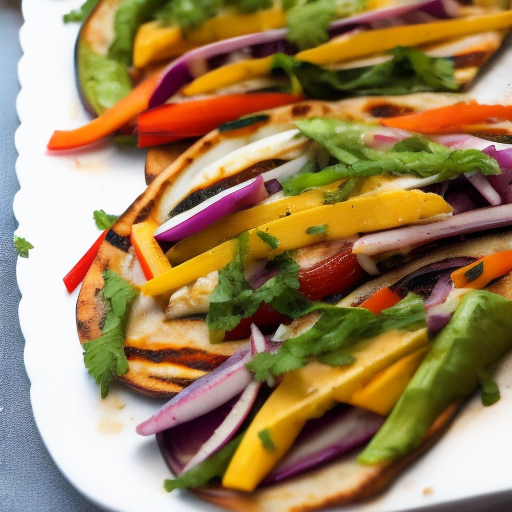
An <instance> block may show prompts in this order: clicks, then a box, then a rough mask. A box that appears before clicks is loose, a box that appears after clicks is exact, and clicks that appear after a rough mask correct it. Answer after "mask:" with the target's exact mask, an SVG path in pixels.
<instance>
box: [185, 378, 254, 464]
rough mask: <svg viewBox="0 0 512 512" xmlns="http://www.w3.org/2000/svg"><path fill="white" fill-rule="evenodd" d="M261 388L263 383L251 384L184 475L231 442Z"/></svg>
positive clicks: (194, 457) (193, 459)
mask: <svg viewBox="0 0 512 512" xmlns="http://www.w3.org/2000/svg"><path fill="white" fill-rule="evenodd" d="M260 388H261V382H257V381H255V380H253V381H251V382H250V383H249V385H248V386H247V387H246V388H245V389H244V391H243V393H242V394H241V396H240V398H239V399H238V401H237V402H236V404H235V405H234V406H233V409H231V411H230V413H229V414H228V415H227V417H226V419H225V420H224V421H223V422H222V423H221V424H220V425H219V427H218V428H217V429H216V430H215V432H214V433H213V435H212V437H210V438H209V439H208V441H206V442H205V443H204V444H203V445H202V446H201V448H200V449H199V451H198V452H197V453H196V454H195V455H194V456H193V457H192V459H190V461H189V462H188V463H187V465H186V466H185V467H184V468H183V470H182V473H185V472H186V471H188V470H189V469H191V468H193V467H194V466H197V465H198V464H199V463H200V462H202V461H203V460H205V459H206V458H207V457H209V456H210V455H211V454H212V453H215V452H216V451H217V450H219V449H220V448H222V447H223V446H224V445H225V444H226V443H227V442H229V440H230V439H231V438H232V437H233V435H234V434H235V433H236V432H237V431H238V429H239V427H240V425H241V424H242V422H243V421H244V420H245V418H246V417H247V415H248V414H249V412H250V410H251V408H252V406H253V404H254V401H255V400H256V397H257V396H258V391H259V390H260Z"/></svg>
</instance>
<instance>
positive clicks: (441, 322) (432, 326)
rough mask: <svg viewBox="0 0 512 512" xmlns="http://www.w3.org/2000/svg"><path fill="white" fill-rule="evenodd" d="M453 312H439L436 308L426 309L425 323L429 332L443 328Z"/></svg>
mask: <svg viewBox="0 0 512 512" xmlns="http://www.w3.org/2000/svg"><path fill="white" fill-rule="evenodd" d="M452 316H453V312H442V313H441V312H439V311H438V310H437V309H436V308H432V309H431V310H430V311H427V316H426V318H425V323H426V325H427V329H428V330H429V331H430V332H439V331H440V330H441V329H444V328H445V327H446V326H447V325H448V323H449V322H450V320H451V319H452Z"/></svg>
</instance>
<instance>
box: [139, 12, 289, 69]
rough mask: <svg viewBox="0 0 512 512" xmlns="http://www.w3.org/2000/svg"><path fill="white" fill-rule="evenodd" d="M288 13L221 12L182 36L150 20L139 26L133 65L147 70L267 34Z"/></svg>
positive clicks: (175, 29)
mask: <svg viewBox="0 0 512 512" xmlns="http://www.w3.org/2000/svg"><path fill="white" fill-rule="evenodd" d="M285 24H286V18H285V14H284V12H283V10H282V8H281V7H280V6H278V5H275V6H273V7H271V8H270V9H263V10H259V11H257V12H255V13H250V14H240V13H236V12H228V11H227V12H225V13H219V14H218V15H217V16H215V17H214V18H211V19H209V20H206V21H205V22H204V23H203V24H202V25H201V26H200V27H199V28H197V29H194V30H190V31H188V32H187V35H186V38H185V37H183V34H182V31H181V28H180V27H179V26H176V25H166V24H163V23H161V22H160V21H150V22H148V23H145V24H143V25H141V26H140V27H139V29H138V30H137V34H136V36H135V41H134V47H133V64H134V66H135V67H139V68H140V67H144V66H147V65H148V64H150V63H152V62H157V61H161V60H164V59H168V58H171V57H177V56H178V55H181V54H182V53H185V52H186V51H189V50H191V49H192V48H196V47H197V46H201V45H204V44H207V43H212V42H214V41H220V40H222V39H229V38H231V37H237V36H242V35H246V34H253V33H255V32H264V31H266V30H272V29H275V28H281V27H284V26H285Z"/></svg>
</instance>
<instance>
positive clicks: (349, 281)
mask: <svg viewBox="0 0 512 512" xmlns="http://www.w3.org/2000/svg"><path fill="white" fill-rule="evenodd" d="M364 276H365V271H364V270H363V269H362V267H361V266H360V265H359V263H358V261H357V256H356V255H355V254H353V253H352V248H351V244H350V245H348V247H344V248H343V249H342V250H341V251H340V252H337V253H336V254H334V255H331V256H329V257H327V258H325V259H323V260H321V261H319V262H317V263H315V264H313V265H311V266H309V267H306V268H303V269H301V270H299V283H300V288H299V290H300V291H301V292H302V293H303V294H304V295H305V296H306V297H308V298H309V299H310V300H320V299H322V298H324V297H327V296H329V295H334V294H336V293H342V292H343V291H345V290H347V289H348V288H349V287H351V286H353V285H355V284H356V283H357V282H358V281H359V280H361V279H362V278H363V277H364ZM289 321H290V318H289V317H287V316H286V315H283V314H281V313H279V312H277V311H276V310H275V309H273V308H272V307H271V306H269V305H268V304H265V303H262V304H261V305H260V307H259V308H258V311H256V313H255V314H254V315H253V316H251V317H249V318H243V319H242V321H241V322H240V323H239V324H238V325H237V326H236V327H235V328H234V329H233V330H231V331H228V332H227V333H226V335H225V339H226V340H239V339H244V338H247V337H249V336H250V328H251V324H252V323H254V324H256V325H257V326H258V327H260V328H264V327H275V326H277V325H279V324H280V323H287V322H289Z"/></svg>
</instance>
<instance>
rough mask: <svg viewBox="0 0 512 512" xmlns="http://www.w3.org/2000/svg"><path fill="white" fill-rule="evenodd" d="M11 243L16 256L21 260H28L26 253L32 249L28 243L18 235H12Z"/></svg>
mask: <svg viewBox="0 0 512 512" xmlns="http://www.w3.org/2000/svg"><path fill="white" fill-rule="evenodd" d="M12 242H13V244H14V249H16V252H17V253H18V256H20V257H22V258H28V252H29V251H30V249H33V248H34V246H33V245H32V244H31V243H30V242H28V241H27V240H25V239H24V238H22V237H21V236H18V235H14V236H13V237H12Z"/></svg>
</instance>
